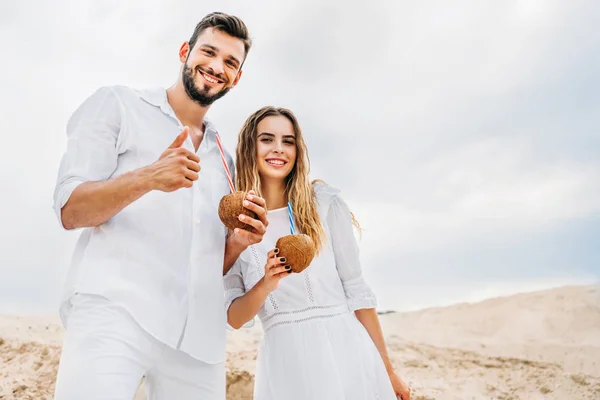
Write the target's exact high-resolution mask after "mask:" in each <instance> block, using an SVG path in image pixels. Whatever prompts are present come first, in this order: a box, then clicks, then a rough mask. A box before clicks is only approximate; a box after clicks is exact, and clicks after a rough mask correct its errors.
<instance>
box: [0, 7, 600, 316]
mask: <svg viewBox="0 0 600 400" xmlns="http://www.w3.org/2000/svg"><path fill="white" fill-rule="evenodd" d="M205 4H206V2H199V1H193V2H192V1H170V2H165V1H157V0H155V1H148V0H144V1H141V0H135V1H128V2H122V1H116V0H114V1H107V0H104V1H101V2H100V1H91V0H80V1H64V0H55V1H52V2H48V1H41V0H25V1H19V2H16V1H6V0H2V2H1V3H0V51H1V53H0V54H1V55H2V61H1V62H0V71H1V73H0V88H2V91H1V93H2V94H1V96H0V132H2V138H3V146H2V147H1V148H0V152H1V157H0V162H1V163H2V168H1V169H0V183H1V187H2V197H1V199H2V200H1V201H2V207H0V215H1V217H2V219H1V221H2V223H1V224H0V239H1V241H0V243H1V244H0V246H1V247H0V250H1V251H0V313H54V312H56V310H57V307H58V300H59V296H60V292H61V289H62V285H63V282H64V278H65V275H66V271H67V268H68V265H69V261H70V257H71V252H72V249H73V247H74V243H75V241H76V239H77V237H78V235H79V232H64V231H62V230H61V229H59V226H58V223H57V221H56V218H55V216H54V214H53V211H52V193H53V189H54V184H55V179H56V173H57V168H58V164H59V161H60V158H61V156H62V153H63V151H64V149H65V144H66V135H65V125H66V121H67V119H68V118H69V116H70V115H71V113H72V112H73V111H74V110H75V108H76V107H77V106H78V105H79V104H80V103H81V102H82V101H83V100H84V99H85V98H86V97H87V96H89V95H90V94H91V93H93V92H94V91H95V90H96V89H97V88H98V87H100V86H106V85H115V84H120V85H127V86H132V87H135V88H146V87H156V86H162V87H168V86H170V85H171V84H172V83H173V82H174V81H175V79H176V77H177V74H178V71H179V60H178V57H177V52H178V50H179V47H180V45H181V43H182V42H184V41H185V40H187V39H189V36H190V35H191V33H192V31H193V28H194V26H195V24H196V23H197V22H198V21H199V20H200V19H201V18H202V17H203V16H204V15H205V14H207V13H208V12H211V11H226V12H230V13H233V14H236V15H238V16H239V17H241V18H242V19H244V21H245V22H246V24H247V25H248V28H249V29H250V32H251V35H252V37H253V40H254V46H253V48H252V50H251V52H250V55H249V58H248V60H247V62H246V64H245V66H244V75H243V78H242V80H241V81H240V84H239V85H238V87H236V88H235V89H234V90H232V91H231V92H230V93H229V94H228V95H227V96H225V97H224V98H223V99H221V100H219V101H218V102H217V103H215V105H214V106H213V108H211V110H210V112H209V118H211V119H212V120H213V121H214V122H215V123H216V125H217V127H218V128H219V130H220V132H221V135H222V137H223V139H224V142H225V145H226V146H227V147H228V148H229V149H230V150H231V151H233V150H234V148H235V139H236V136H237V132H238V130H239V128H240V127H241V125H242V123H243V121H244V120H245V119H246V117H247V116H248V115H249V114H250V113H252V112H254V111H255V110H257V109H258V108H260V107H261V106H263V105H267V104H271V105H277V106H285V107H288V108H291V109H292V110H293V111H294V112H295V113H296V114H297V116H298V118H299V120H300V124H301V126H302V128H303V131H304V133H305V136H306V140H307V143H308V148H309V154H310V157H311V161H312V173H311V174H312V177H313V178H323V179H325V180H326V181H327V182H329V183H330V184H332V185H334V186H336V187H339V188H340V189H342V193H343V196H344V197H345V199H346V200H347V202H348V203H349V204H350V206H351V208H352V209H353V211H355V213H356V215H357V217H358V219H359V220H360V222H361V224H362V225H363V227H364V228H365V232H364V235H363V239H362V240H361V242H360V245H361V251H362V253H361V257H362V260H363V267H364V271H365V275H366V277H367V279H368V281H369V282H370V283H371V285H372V286H373V288H374V289H375V290H376V292H377V294H378V296H379V299H380V305H381V308H386V309H389V308H392V309H414V308H419V307H424V306H431V305H441V304H448V303H451V302H455V301H464V300H476V299H480V298H483V297H486V296H492V295H498V294H506V293H512V292H516V291H520V290H533V289H539V288H544V287H549V286H557V285H563V284H572V283H589V282H594V281H598V280H600V251H599V250H598V248H599V247H600V90H599V89H600V73H599V71H600V24H599V23H598V22H599V21H600V3H598V2H593V1H589V2H582V1H552V0H518V1H516V0H511V1H502V2H491V1H488V2H483V1H477V0H472V1H453V2H444V1H437V2H434V1H421V2H414V1H410V2H409V1H398V0H396V1H391V0H389V1H382V0H371V1H368V2H358V1H356V2H349V1H339V2H333V1H325V0H318V1H317V0H310V1H306V0H303V1H296V2H292V1H285V2H281V1H262V0H260V1H258V0H255V1H252V2H242V1H239V2H223V1H221V2H218V4H219V8H213V7H207V6H206V5H205ZM215 4H217V3H215ZM351 4H356V5H351Z"/></svg>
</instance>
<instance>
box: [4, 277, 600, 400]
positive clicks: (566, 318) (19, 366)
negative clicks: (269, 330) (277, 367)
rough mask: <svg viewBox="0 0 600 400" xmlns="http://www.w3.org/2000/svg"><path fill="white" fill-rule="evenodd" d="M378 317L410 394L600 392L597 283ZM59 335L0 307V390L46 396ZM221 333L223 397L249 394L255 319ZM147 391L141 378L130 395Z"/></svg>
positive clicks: (48, 325) (577, 395)
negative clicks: (224, 377)
mask: <svg viewBox="0 0 600 400" xmlns="http://www.w3.org/2000/svg"><path fill="white" fill-rule="evenodd" d="M381 321H382V325H383V328H384V332H385V335H386V340H387V343H388V347H389V351H390V355H391V357H392V360H393V362H394V365H395V366H396V367H397V369H398V371H400V373H401V375H402V376H403V377H404V378H405V380H406V381H408V382H409V383H410V385H411V386H412V387H413V399H415V400H431V399H444V400H451V399H452V400H453V399H457V400H458V399H460V400H469V399H477V400H485V399H499V400H509V399H513V400H517V399H523V400H536V399H561V400H564V399H569V400H577V399H590V400H591V399H594V400H597V399H600V288H599V287H598V286H572V287H562V288H557V289H551V290H546V291H541V292H534V293H524V294H518V295H513V296H508V297H502V298H495V299H490V300H486V301H483V302H480V303H474V304H456V305H453V306H449V307H443V308H432V309H426V310H421V311H416V312H410V313H389V314H385V315H382V316H381ZM62 335H63V331H62V328H61V327H60V325H59V322H58V319H57V318H55V317H32V316H28V317H18V316H0V399H2V400H7V399H36V400H37V399H51V398H52V395H51V394H52V392H53V385H54V378H55V375H56V369H57V366H58V360H59V357H60V344H61V340H62ZM227 335H228V343H227V353H228V357H227V392H228V395H227V399H228V400H245V399H251V398H252V387H253V373H254V363H255V359H256V350H257V346H258V343H259V341H260V338H261V330H260V324H256V325H255V327H253V328H250V329H242V330H239V331H235V332H229V333H228V334H227ZM143 398H144V397H143V385H142V386H141V387H140V390H139V391H138V394H137V395H136V400H138V399H143ZM365 400H369V399H365Z"/></svg>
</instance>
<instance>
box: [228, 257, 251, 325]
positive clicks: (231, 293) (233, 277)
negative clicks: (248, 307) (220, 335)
mask: <svg viewBox="0 0 600 400" xmlns="http://www.w3.org/2000/svg"><path fill="white" fill-rule="evenodd" d="M242 263H243V261H242V259H241V258H238V259H237V261H236V262H235V263H234V264H233V266H232V267H231V269H230V270H229V271H228V272H227V274H225V276H224V277H223V281H224V282H223V286H224V288H225V313H228V312H229V307H230V306H231V303H233V301H234V300H235V299H237V298H238V297H241V296H243V295H244V294H246V286H245V285H244V276H243V274H242ZM252 326H254V319H252V320H250V321H248V322H246V323H245V324H244V326H243V328H250V327H252ZM228 328H229V329H232V328H231V327H230V326H229V325H228Z"/></svg>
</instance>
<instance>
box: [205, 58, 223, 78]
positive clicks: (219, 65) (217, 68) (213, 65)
mask: <svg viewBox="0 0 600 400" xmlns="http://www.w3.org/2000/svg"><path fill="white" fill-rule="evenodd" d="M208 66H209V67H210V69H212V71H213V73H214V74H215V75H221V74H223V72H224V69H223V61H221V60H220V59H216V58H215V59H212V60H211V61H210V63H209V64H208Z"/></svg>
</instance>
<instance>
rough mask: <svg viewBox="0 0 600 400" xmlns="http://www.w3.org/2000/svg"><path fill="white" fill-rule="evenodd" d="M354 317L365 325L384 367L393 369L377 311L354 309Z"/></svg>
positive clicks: (389, 369)
mask: <svg viewBox="0 0 600 400" xmlns="http://www.w3.org/2000/svg"><path fill="white" fill-rule="evenodd" d="M354 314H355V315H356V318H358V320H359V321H360V323H361V324H362V325H363V326H364V327H365V329H366V330H367V332H368V333H369V336H371V339H372V340H373V343H375V347H377V350H378V351H379V354H380V355H381V359H382V360H383V363H384V364H385V369H386V371H388V374H389V373H390V372H393V371H394V367H393V366H392V362H391V361H390V357H389V355H388V352H387V348H386V346H385V340H384V339H383V331H382V329H381V324H380V323H379V317H378V316H377V311H375V309H374V308H363V309H360V310H356V311H354Z"/></svg>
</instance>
